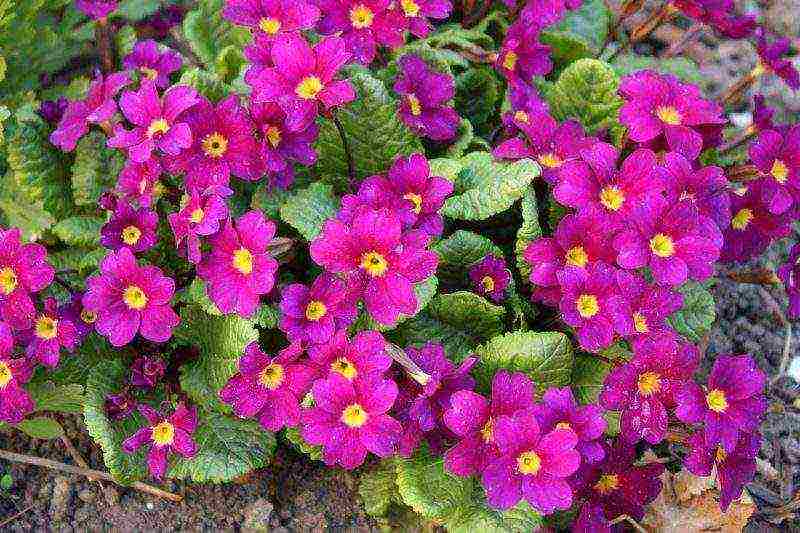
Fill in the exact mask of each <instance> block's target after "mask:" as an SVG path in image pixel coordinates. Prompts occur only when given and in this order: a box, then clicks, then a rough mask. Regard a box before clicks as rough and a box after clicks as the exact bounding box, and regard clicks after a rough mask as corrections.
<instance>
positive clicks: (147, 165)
mask: <svg viewBox="0 0 800 533" xmlns="http://www.w3.org/2000/svg"><path fill="white" fill-rule="evenodd" d="M161 171H162V170H161V164H160V163H159V162H158V159H156V158H155V157H151V158H150V159H148V160H147V161H145V162H144V163H135V162H133V161H128V162H127V163H126V164H125V167H123V169H122V171H121V172H120V173H119V176H118V177H117V187H116V191H117V192H118V193H119V194H120V196H121V198H122V199H123V200H125V201H128V202H131V203H133V202H136V203H138V204H139V205H140V206H142V207H150V206H151V205H152V204H153V199H154V197H155V196H156V193H157V186H158V183H159V182H158V178H160V177H161Z"/></svg>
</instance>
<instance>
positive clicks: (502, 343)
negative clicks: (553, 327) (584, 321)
mask: <svg viewBox="0 0 800 533" xmlns="http://www.w3.org/2000/svg"><path fill="white" fill-rule="evenodd" d="M475 353H476V354H477V355H478V356H480V362H479V363H478V366H477V367H476V368H475V377H476V378H477V380H478V383H479V386H480V388H481V389H482V390H489V389H490V388H491V382H492V378H493V377H494V375H495V373H496V372H497V371H498V370H502V369H505V370H509V371H512V372H524V373H526V374H527V375H528V376H530V378H531V379H532V380H533V382H534V383H535V384H536V387H537V389H538V391H539V392H540V393H541V392H543V391H544V389H546V388H548V387H561V386H564V385H569V382H570V377H571V375H572V368H573V365H574V356H573V353H572V344H571V343H570V342H569V338H568V337H567V336H566V335H564V334H563V333H560V332H555V331H548V332H538V331H513V332H510V333H505V334H503V335H499V336H497V337H494V338H492V339H491V340H490V341H489V342H487V343H486V344H484V345H482V346H479V347H478V348H477V349H476V350H475Z"/></svg>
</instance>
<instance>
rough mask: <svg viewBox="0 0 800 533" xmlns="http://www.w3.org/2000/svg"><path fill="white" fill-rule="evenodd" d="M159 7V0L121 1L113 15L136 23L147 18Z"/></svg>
mask: <svg viewBox="0 0 800 533" xmlns="http://www.w3.org/2000/svg"><path fill="white" fill-rule="evenodd" d="M160 7H161V0H122V1H121V2H120V3H119V6H117V9H116V10H115V11H114V13H113V14H114V15H118V16H120V17H123V18H126V19H128V20H130V21H131V22H138V21H140V20H142V19H143V18H146V17H149V16H150V15H152V14H153V13H155V12H156V11H158V9H159V8H160Z"/></svg>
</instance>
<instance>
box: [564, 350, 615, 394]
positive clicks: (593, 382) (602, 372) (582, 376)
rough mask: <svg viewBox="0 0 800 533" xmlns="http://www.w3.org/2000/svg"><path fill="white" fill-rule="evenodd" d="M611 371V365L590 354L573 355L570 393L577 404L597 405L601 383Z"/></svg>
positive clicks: (601, 387) (601, 388)
mask: <svg viewBox="0 0 800 533" xmlns="http://www.w3.org/2000/svg"><path fill="white" fill-rule="evenodd" d="M610 371H611V365H610V364H609V363H606V362H605V361H603V360H602V359H599V358H597V357H595V356H593V355H592V354H587V353H577V354H575V367H574V368H573V369H572V379H571V380H570V381H571V383H570V385H571V387H572V392H573V393H574V394H575V399H576V400H577V401H578V403H582V404H587V403H597V398H598V397H599V396H600V391H601V390H603V382H604V381H605V379H606V376H607V375H608V373H609V372H610Z"/></svg>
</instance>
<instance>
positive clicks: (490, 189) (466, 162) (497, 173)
mask: <svg viewBox="0 0 800 533" xmlns="http://www.w3.org/2000/svg"><path fill="white" fill-rule="evenodd" d="M459 163H460V165H461V170H460V171H459V173H458V175H457V178H456V180H455V183H454V185H455V190H454V193H453V195H452V196H451V197H450V198H448V199H447V201H446V202H445V204H444V208H443V209H442V214H443V215H445V216H448V217H450V218H455V219H460V220H483V219H485V218H489V217H490V216H492V215H496V214H497V213H500V212H502V211H505V210H506V209H508V208H509V207H511V205H512V204H513V203H514V202H516V201H517V200H519V199H520V198H521V197H522V195H523V194H525V191H526V190H527V188H528V185H529V184H530V183H531V181H533V179H534V178H536V177H537V176H538V175H539V173H540V169H539V165H537V164H536V163H535V162H533V161H531V160H529V159H523V160H520V161H515V162H513V163H508V162H504V161H495V160H494V158H493V157H492V155H491V154H490V153H488V152H472V153H470V154H468V155H466V156H465V157H463V158H461V159H460V160H459Z"/></svg>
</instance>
